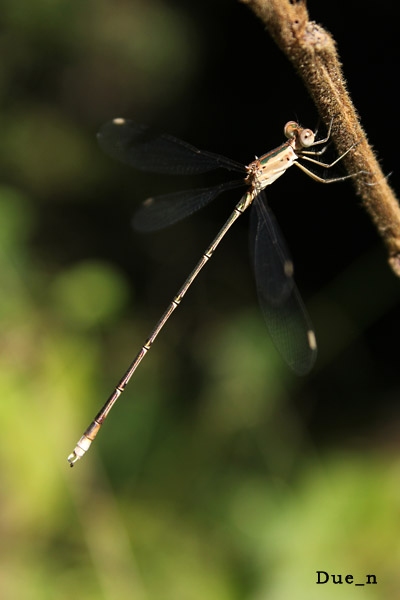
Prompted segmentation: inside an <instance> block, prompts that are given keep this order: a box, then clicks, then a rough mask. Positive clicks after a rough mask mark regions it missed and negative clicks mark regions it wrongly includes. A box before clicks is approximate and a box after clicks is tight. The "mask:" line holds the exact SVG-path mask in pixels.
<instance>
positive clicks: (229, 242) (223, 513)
mask: <svg viewBox="0 0 400 600" xmlns="http://www.w3.org/2000/svg"><path fill="white" fill-rule="evenodd" d="M2 5H3V8H2V13H3V15H2V20H3V24H2V29H1V37H0V52H1V54H2V67H1V69H0V87H1V98H2V100H1V101H2V109H1V116H0V126H1V129H0V131H1V136H0V172H1V181H2V184H1V189H0V227H1V232H0V241H1V238H2V240H3V242H2V244H1V247H2V252H1V256H2V258H1V261H2V267H1V269H0V271H1V273H2V275H1V277H2V289H3V300H2V301H1V302H0V311H1V323H2V336H1V342H0V344H1V357H2V363H1V381H0V385H1V388H2V405H3V406H2V417H3V422H4V426H3V427H4V435H3V436H2V442H1V444H2V446H1V462H2V473H3V478H4V486H2V487H3V489H4V490H5V493H4V499H3V503H4V507H3V511H2V512H3V514H4V519H3V524H2V532H0V533H1V534H2V535H1V537H2V539H3V540H7V545H8V552H7V555H6V556H5V564H6V565H8V573H12V574H13V575H12V576H10V575H8V576H7V577H5V578H4V583H1V582H0V586H1V585H4V594H5V595H4V594H3V595H4V597H9V598H13V597H15V598H22V597H24V598H30V597H32V598H36V597H38V598H43V597H47V596H46V595H45V594H48V597H51V598H64V595H65V597H71V594H72V593H75V594H76V593H77V590H78V589H79V590H80V592H79V594H80V597H82V598H91V597H92V596H93V597H96V598H103V597H104V598H116V597H120V598H125V597H126V598H128V597H129V598H133V597H134V598H149V599H150V598H153V597H154V598H166V599H167V600H168V599H169V598H171V599H172V598H173V599H174V600H176V599H179V598H182V599H183V598H184V599H185V600H186V599H190V600H191V599H193V600H197V598H204V597H206V598H209V599H212V598H214V597H215V598H218V599H225V598H226V599H229V600H231V599H235V600H236V599H246V600H247V599H257V600H258V599H259V598H267V597H268V598H273V599H274V600H275V599H280V598H282V599H283V598H289V597H293V598H296V599H301V598H303V597H304V598H307V600H310V599H312V598H320V597H321V596H320V593H321V591H320V588H321V586H316V584H315V580H316V577H315V571H316V570H318V569H326V570H328V571H329V572H333V573H338V572H344V573H354V575H355V576H356V577H358V578H359V580H362V577H363V576H364V575H365V573H367V572H372V573H376V574H377V576H378V579H379V584H380V585H379V586H375V587H374V589H372V586H367V587H366V588H365V592H366V594H369V595H368V596H366V597H367V598H379V599H381V598H388V599H389V598H390V599H392V598H394V597H395V594H396V592H395V591H394V590H397V589H398V584H399V581H398V568H397V567H398V565H397V564H396V560H395V557H396V552H397V556H398V551H399V546H398V535H397V534H396V525H398V502H396V499H398V486H397V477H398V464H399V463H398V455H397V448H398V430H399V425H398V423H399V408H398V397H399V379H398V355H397V340H398V337H399V336H398V334H399V329H400V319H399V316H400V313H399V298H400V287H399V282H398V280H397V279H396V278H395V276H394V275H393V273H392V272H391V271H390V269H389V267H388V265H387V257H386V252H385V249H384V247H383V245H382V242H381V240H380V239H379V237H378V235H377V232H376V230H375V229H374V226H373V225H372V223H371V222H370V220H369V218H368V216H367V215H366V213H365V211H364V209H363V208H362V207H361V205H360V200H359V198H357V196H356V195H355V193H354V189H353V186H352V183H351V182H345V183H341V184H337V185H332V186H321V185H318V184H317V183H316V182H314V181H312V180H311V179H308V178H307V177H305V176H304V175H303V174H302V173H301V172H300V171H298V170H297V169H296V170H295V169H292V170H290V171H289V172H288V173H287V174H286V175H285V177H283V178H281V179H280V180H279V181H277V182H276V183H275V184H274V185H273V186H272V187H271V188H270V189H268V199H269V201H270V204H271V206H272V207H273V210H274V213H275V214H276V216H277V219H278V221H279V223H280V225H281V228H282V231H283V232H284V235H285V238H286V240H287V243H288V245H289V247H290V249H291V253H292V255H293V258H294V263H295V269H296V281H297V284H298V287H299V289H300V290H301V293H302V296H303V298H304V300H305V302H306V304H307V307H308V310H309V313H310V315H311V318H312V320H313V322H314V325H315V329H316V333H317V340H318V345H319V358H318V361H317V364H316V366H315V369H314V370H313V372H312V373H311V374H310V375H309V376H307V377H306V378H297V377H295V376H294V375H292V374H291V373H290V372H289V370H288V368H287V367H286V365H285V364H284V363H283V361H282V359H281V358H280V357H279V356H278V355H277V353H276V351H275V349H274V348H273V346H272V344H271V342H270V340H269V337H268V333H267V329H266V327H265V325H264V323H263V320H262V316H261V313H260V312H259V310H258V306H257V298H256V293H255V285H254V280H253V275H252V269H251V264H250V259H249V246H248V215H245V216H244V217H243V218H241V219H240V220H239V222H237V223H236V224H235V226H234V228H233V229H232V230H231V231H230V232H229V234H228V235H227V236H226V238H225V239H224V240H223V242H222V243H221V246H220V247H219V248H218V251H217V252H216V254H215V256H214V257H213V259H212V261H210V264H209V265H208V266H207V268H206V269H205V270H204V272H202V273H201V275H200V276H199V278H198V280H197V281H196V283H195V284H194V286H193V288H192V289H191V290H190V292H189V293H188V295H187V297H186V298H185V301H184V302H183V304H182V306H181V307H180V308H179V311H177V312H176V313H175V314H174V315H173V317H172V318H171V321H170V322H169V324H168V325H167V327H166V328H165V330H164V331H163V332H162V334H160V338H159V339H158V340H157V342H156V344H155V346H154V348H153V350H152V352H151V354H150V355H149V356H148V357H147V358H146V360H145V362H144V363H143V365H141V367H140V369H139V371H138V373H137V375H135V377H134V379H133V380H132V382H131V384H130V385H129V387H128V388H127V391H126V392H125V394H124V396H123V398H122V399H121V400H120V402H119V405H118V406H117V407H116V408H115V409H114V410H113V413H112V416H110V418H109V420H108V421H107V423H106V425H105V426H104V429H103V430H102V432H101V434H100V435H99V439H98V440H96V444H95V445H94V447H93V449H91V451H90V453H89V454H88V455H87V456H86V457H85V459H84V460H83V461H82V462H81V463H78V464H77V466H76V468H75V469H74V470H73V471H70V470H68V468H67V463H66V456H67V455H68V453H69V452H70V451H72V449H73V446H74V444H75V442H76V440H77V439H78V438H79V436H80V435H81V432H82V431H83V430H84V428H85V427H86V425H87V424H88V423H89V422H90V420H91V419H92V418H93V416H94V414H95V413H96V411H97V410H98V409H99V408H100V406H101V404H102V403H103V402H104V401H105V399H106V398H107V396H108V394H109V393H110V391H111V390H112V388H113V386H114V385H115V384H116V382H117V380H118V378H119V377H120V376H121V375H122V373H123V371H124V369H126V368H127V366H128V364H129V362H130V360H131V359H132V358H133V356H134V354H135V352H137V351H138V350H139V348H140V346H141V345H142V343H143V342H144V340H145V339H146V336H147V335H148V334H149V332H150V330H151V328H152V326H153V324H154V323H155V322H156V321H157V319H158V318H159V316H160V315H161V313H162V311H163V310H164V308H165V307H166V305H167V304H168V302H169V301H170V300H171V298H172V297H173V295H174V294H175V293H176V291H177V289H178V288H179V286H180V285H181V283H182V282H183V281H184V279H185V277H186V276H187V274H188V273H189V271H190V270H191V269H192V267H193V266H194V264H195V262H196V261H197V259H198V258H199V257H200V255H201V253H202V252H203V250H204V249H205V248H206V246H207V245H208V244H209V242H210V241H211V239H212V238H213V237H214V235H215V234H216V232H217V231H218V229H219V227H220V226H221V225H222V223H223V222H224V221H225V219H226V218H227V216H228V214H229V213H230V212H231V210H232V208H233V206H234V205H235V203H236V202H237V200H238V196H237V193H235V192H231V193H230V194H226V195H224V196H221V197H220V198H219V199H218V200H217V201H215V202H214V203H213V205H212V206H210V207H208V208H207V209H204V211H201V212H199V213H197V214H196V215H195V216H193V217H191V218H189V219H187V220H185V221H183V222H182V223H179V224H177V225H175V226H173V227H171V228H168V229H166V230H164V231H161V232H158V233H153V234H148V235H143V234H137V233H136V232H134V231H133V229H132V226H131V219H132V215H133V213H134V211H135V208H136V207H138V206H139V205H140V202H141V201H142V200H143V199H144V198H146V197H147V196H148V195H150V194H151V195H156V194H163V193H166V192H168V191H174V190H176V189H184V188H185V187H188V186H191V185H193V186H194V187H195V186H197V185H200V186H201V185H208V183H209V181H213V180H214V179H213V176H211V177H209V176H200V177H197V178H193V179H181V178H178V177H166V176H162V175H160V176H158V175H149V174H143V173H137V172H135V171H134V170H133V169H130V168H128V167H126V166H124V165H122V164H117V163H114V162H113V161H112V160H111V159H109V158H108V157H107V156H104V155H103V154H102V152H101V151H100V149H99V148H98V146H97V144H96V132H97V131H98V129H99V128H100V126H101V125H102V124H103V123H104V122H105V121H107V120H109V119H111V118H114V117H117V116H124V117H127V118H131V119H133V120H135V121H138V122H145V123H149V124H151V125H155V126H157V127H158V128H159V129H161V130H163V131H167V132H169V133H172V134H173V135H176V136H177V137H180V138H182V139H184V140H187V141H188V142H190V143H192V144H194V145H195V146H197V147H199V148H204V149H207V150H211V151H213V152H218V153H221V154H224V155H226V156H229V157H231V158H233V159H235V160H238V161H240V162H243V163H245V164H248V163H249V162H251V161H252V160H253V158H254V156H255V155H258V156H259V155H261V154H263V153H264V152H266V151H268V150H270V149H271V148H273V147H275V146H277V145H279V144H280V143H281V142H282V141H283V126H284V124H285V123H286V122H287V121H288V120H292V119H298V120H299V121H300V122H301V123H302V124H303V125H304V126H308V127H311V128H314V127H315V126H316V125H317V124H318V114H317V113H316V110H315V108H314V107H313V104H312V102H311V100H310V98H309V97H308V95H307V92H306V90H305V88H304V86H303V84H302V82H301V81H300V79H299V78H298V77H297V75H296V73H295V72H294V71H293V68H292V66H291V64H289V63H288V61H287V60H286V59H285V57H284V56H283V55H282V54H281V52H280V51H279V49H278V48H277V47H276V46H275V45H274V43H273V41H272V40H271V39H270V38H269V36H268V34H267V33H266V32H265V31H264V27H263V25H262V23H261V22H259V21H258V20H257V18H256V17H255V16H254V15H253V14H252V13H251V12H250V10H249V9H248V8H247V7H246V6H244V5H242V4H240V3H238V2H234V1H232V0H231V1H228V0H214V1H203V2H190V3H188V2H183V1H181V2H179V1H172V0H171V1H166V0H164V1H161V0H160V1H159V2H153V1H151V2H147V1H146V2H145V1H143V0H137V1H122V0H119V1H116V2H101V3H100V2H96V3H95V2H81V3H67V2H63V1H61V0H58V1H57V2H54V3H48V2H45V1H44V0H42V1H40V2H36V3H35V4H34V5H32V3H30V2H18V3H15V2H11V0H9V1H8V2H3V3H2ZM308 7H309V11H310V16H311V18H312V19H313V20H315V21H317V22H318V23H320V24H321V25H323V26H324V27H326V28H327V29H328V30H329V31H330V32H331V33H332V34H333V35H334V37H335V39H336V41H337V44H338V49H339V53H340V56H341V60H342V62H343V66H344V73H345V76H346V78H347V81H348V88H349V91H350V93H351V96H352V98H353V101H354V104H355V106H356V109H357V111H358V113H359V115H360V118H361V123H362V125H363V127H364V128H365V130H366V132H367V135H368V138H369V140H370V142H371V143H372V145H373V146H374V148H375V150H376V152H377V154H378V157H379V159H380V161H381V164H382V167H383V171H384V172H385V173H387V174H389V173H391V175H390V182H391V184H392V186H393V188H394V189H395V190H396V189H397V184H398V177H399V175H398V158H399V156H398V150H397V139H398V134H397V126H396V124H395V123H396V117H397V109H398V98H397V88H396V74H397V72H398V64H399V58H400V57H399V47H398V43H397V35H398V32H397V29H398V28H397V10H396V8H395V6H394V5H393V3H390V2H382V3H380V5H379V12H377V11H376V9H375V12H374V13H372V10H369V9H368V10H367V9H362V8H360V6H359V3H349V2H346V3H344V2H335V3H332V2H330V3H323V4H321V3H318V2H309V3H308ZM338 174H340V170H339V171H338ZM22 547H23V548H25V551H24V553H23V555H21V548H22ZM328 588H329V589H328ZM32 589H35V590H36V592H35V593H36V595H34V592H32ZM333 589H335V588H333ZM346 592H348V593H349V594H350V595H348V596H346V597H348V598H352V597H353V596H352V595H351V594H352V592H353V589H352V588H351V587H350V586H349V588H346ZM323 593H324V594H325V596H324V597H326V598H330V597H331V596H330V595H329V594H332V593H333V592H332V586H330V587H329V586H328V587H327V586H324V587H323ZM332 597H333V596H332Z"/></svg>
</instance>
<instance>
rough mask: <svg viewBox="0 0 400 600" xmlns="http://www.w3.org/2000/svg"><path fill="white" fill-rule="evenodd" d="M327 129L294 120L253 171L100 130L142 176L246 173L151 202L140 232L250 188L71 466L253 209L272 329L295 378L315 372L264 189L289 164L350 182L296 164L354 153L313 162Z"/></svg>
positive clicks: (122, 126)
mask: <svg viewBox="0 0 400 600" xmlns="http://www.w3.org/2000/svg"><path fill="white" fill-rule="evenodd" d="M331 125H332V123H331ZM330 130H331V127H330V128H329V131H328V135H327V136H326V137H325V138H324V139H321V140H319V141H316V140H315V137H316V134H315V133H314V132H313V131H312V130H311V129H305V128H303V127H301V126H300V125H299V124H298V123H296V122H295V121H289V122H288V123H286V125H285V128H284V133H285V136H286V138H287V140H286V141H285V142H284V143H283V144H282V145H281V146H278V147H277V148H275V149H274V150H271V151H270V152H268V153H267V154H264V155H263V156H261V158H256V159H255V160H254V161H253V162H251V163H250V164H249V165H248V166H244V165H242V164H240V163H238V162H235V161H233V160H230V159H229V158H225V157H224V156H220V155H218V154H214V153H212V152H205V151H202V150H198V149H197V148H194V147H193V146H191V145H190V144H187V143H186V142H183V141H182V140H178V139H177V138H175V137H172V136H170V135H167V134H160V133H157V132H155V131H154V130H152V129H151V128H149V127H146V126H144V125H137V124H135V123H133V122H132V121H127V120H125V119H115V120H113V121H111V122H109V123H107V124H106V125H104V126H103V127H102V129H101V130H100V132H99V134H98V141H99V144H100V146H101V148H102V149H103V150H104V151H105V152H106V153H107V154H109V155H110V156H111V157H112V158H115V159H118V160H120V161H122V162H124V163H127V164H129V165H131V166H133V167H135V168H137V169H140V170H142V171H150V172H157V173H170V174H178V175H179V174H180V175H192V174H198V173H205V172H207V171H212V170H215V169H225V170H228V171H233V172H238V173H241V174H242V178H241V179H240V180H236V181H228V182H226V183H222V184H220V185H217V186H213V187H209V188H201V189H197V190H189V191H182V192H178V193H173V194H168V195H165V196H161V197H159V198H154V199H153V198H151V199H149V200H147V201H146V202H145V203H144V205H143V207H142V208H141V209H139V211H138V212H137V214H136V217H135V219H134V224H135V226H136V228H137V229H141V230H142V231H151V230H156V229H160V228H162V227H166V226H167V225H171V224H172V223H176V222H177V221H179V220H180V219H183V218H184V217H187V216H189V215H190V214H192V213H194V212H195V211H196V210H199V209H200V208H203V207H204V206H206V205H207V204H208V203H209V202H211V201H212V200H214V198H216V197H217V196H218V195H219V194H221V193H222V192H224V191H226V190H228V189H232V188H235V187H239V186H246V187H247V190H246V192H245V193H244V195H243V196H242V198H241V199H240V200H239V202H238V203H237V205H236V207H235V209H234V211H233V212H232V214H231V215H230V217H229V218H228V220H227V221H226V223H225V225H224V226H223V227H222V229H221V230H220V231H219V233H218V234H217V236H216V238H215V239H214V240H213V241H212V242H211V244H210V246H209V247H208V248H207V249H206V251H205V252H204V254H203V255H202V257H201V258H200V260H199V262H198V263H197V265H196V266H195V268H194V269H193V271H192V272H191V273H190V275H189V277H188V278H187V279H186V281H185V283H184V284H183V286H182V287H181V288H180V290H179V291H178V293H177V294H176V296H175V297H174V298H173V300H172V302H171V303H170V304H169V306H168V308H167V309H166V311H165V312H164V314H163V315H162V317H161V319H160V320H159V321H158V323H157V324H156V326H155V327H154V329H153V330H152V332H151V333H150V335H149V337H148V339H147V340H146V341H145V343H144V344H143V346H142V347H141V349H140V350H139V352H138V354H137V356H136V357H135V359H134V360H133V362H132V363H131V365H130V366H129V368H128V370H127V372H126V373H125V375H124V376H123V377H122V379H121V380H120V382H119V383H118V385H117V386H116V388H115V389H114V391H113V393H112V394H111V396H110V397H109V399H108V400H107V402H106V403H105V405H104V406H103V408H102V409H101V410H100V412H99V413H98V414H97V416H96V417H95V419H94V420H93V421H92V423H91V424H90V425H89V427H88V428H87V429H86V431H85V433H84V434H83V436H82V437H81V439H80V440H79V441H78V443H77V445H76V447H75V449H74V451H73V452H72V454H70V455H69V457H68V461H69V463H70V465H71V467H72V466H73V465H74V463H75V462H76V461H77V460H79V459H80V458H82V456H83V455H84V454H85V452H86V451H87V450H88V448H89V446H90V444H91V443H92V441H93V440H94V438H95V437H96V435H97V433H98V431H99V429H100V427H101V425H102V424H103V422H104V420H105V419H106V417H107V415H108V413H109V412H110V410H111V408H112V407H113V406H114V404H115V402H116V401H117V400H118V398H119V396H120V395H121V394H122V392H123V391H124V389H125V387H126V385H127V384H128V382H129V380H130V379H131V377H132V375H133V373H134V372H135V371H136V369H137V367H138V366H139V364H140V362H141V361H142V359H143V358H144V356H145V355H146V354H147V352H148V351H149V350H150V348H151V346H152V344H153V342H154V340H155V339H156V337H157V335H158V334H159V333H160V331H161V329H162V328H163V327H164V325H165V323H166V322H167V320H168V319H169V317H170V316H171V314H172V313H173V312H174V310H175V309H176V308H177V307H178V306H179V304H180V302H181V300H182V298H183V297H184V295H185V294H186V292H187V290H188V289H189V287H190V286H191V284H192V283H193V281H194V280H195V278H196V277H197V275H198V274H199V272H200V271H201V269H202V268H203V267H204V265H205V264H206V263H207V262H208V261H209V259H210V258H211V256H212V255H213V253H214V251H215V249H216V247H217V246H218V244H219V243H220V241H221V240H222V238H223V237H224V235H225V234H226V233H227V231H228V230H229V229H230V228H231V227H232V225H233V223H234V222H235V221H236V220H237V219H238V218H239V217H240V216H241V215H242V214H243V213H244V211H245V210H246V209H247V208H248V207H249V206H251V205H252V206H253V208H252V214H251V225H250V231H251V236H252V244H253V258H254V269H255V279H256V286H257V293H258V298H259V302H260V306H261V309H262V312H263V314H264V317H265V320H266V324H267V327H268V330H269V332H270V335H271V338H272V340H273V342H274V344H275V346H276V347H277V349H278V351H279V352H280V354H281V355H282V357H283V358H284V360H285V361H286V362H287V364H288V365H289V367H290V368H291V369H292V370H293V371H294V372H295V373H297V374H299V375H304V374H306V373H308V372H309V371H310V369H311V368H312V366H313V364H314V362H315V359H316V355H317V345H316V340H315V334H314V330H313V328H312V325H311V321H310V318H309V316H308V314H307V311H306V309H305V307H304V304H303V302H302V300H301V297H300V294H299V292H298V290H297V287H296V285H295V283H294V279H293V265H292V261H291V259H290V257H289V252H288V250H287V248H286V245H285V243H284V241H283V237H282V235H281V233H280V231H279V228H278V225H277V223H276V221H275V218H274V216H273V214H272V212H271V210H270V208H269V207H268V205H267V203H266V199H265V194H264V189H265V188H266V187H267V186H268V185H270V184H271V183H273V182H274V181H275V180H276V179H278V177H280V176H281V175H283V174H284V173H285V171H286V170H287V169H288V168H289V167H291V166H292V165H296V166H297V167H299V169H301V170H302V171H304V173H306V174H307V175H309V176H310V177H312V178H313V179H315V180H316V181H319V182H320V183H333V182H335V181H343V180H344V179H347V178H348V177H352V175H346V176H344V177H334V178H331V179H324V178H323V177H320V176H319V175H317V174H315V173H313V172H312V171H310V170H309V169H308V168H307V167H306V166H305V165H304V164H302V163H300V162H298V161H299V159H302V160H304V161H308V162H309V163H313V164H315V165H318V167H323V168H326V169H329V168H331V167H333V166H334V165H335V164H336V163H337V162H338V161H339V160H341V159H342V158H343V157H344V156H345V155H346V154H347V153H348V152H350V150H351V149H352V148H353V146H351V147H350V148H349V149H348V150H347V151H346V152H345V153H344V154H342V155H341V156H339V158H337V159H336V160H335V161H334V162H332V163H330V164H326V163H323V162H320V161H319V160H318V158H316V157H318V156H320V155H321V154H323V152H324V151H325V149H326V147H327V146H326V143H327V142H328V140H329V137H330ZM316 146H320V147H321V149H320V150H315V147H316Z"/></svg>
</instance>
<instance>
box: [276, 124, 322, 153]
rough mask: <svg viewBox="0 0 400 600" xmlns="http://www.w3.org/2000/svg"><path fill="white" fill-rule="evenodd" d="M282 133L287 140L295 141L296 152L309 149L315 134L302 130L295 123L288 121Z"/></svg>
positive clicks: (302, 128) (308, 130)
mask: <svg viewBox="0 0 400 600" xmlns="http://www.w3.org/2000/svg"><path fill="white" fill-rule="evenodd" d="M283 131H284V134H285V136H286V137H287V138H288V140H292V139H293V138H294V139H295V148H296V150H297V151H299V150H301V149H302V148H309V147H310V146H312V145H313V144H314V142H315V133H314V132H313V131H312V130H311V129H304V127H301V125H299V124H298V123H296V121H288V122H287V123H286V125H285V127H284V130H283Z"/></svg>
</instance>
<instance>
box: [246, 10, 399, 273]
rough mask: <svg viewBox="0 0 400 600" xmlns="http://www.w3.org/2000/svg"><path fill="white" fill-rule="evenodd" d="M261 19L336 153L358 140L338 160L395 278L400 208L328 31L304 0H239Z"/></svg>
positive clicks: (397, 262)
mask: <svg viewBox="0 0 400 600" xmlns="http://www.w3.org/2000/svg"><path fill="white" fill-rule="evenodd" d="M240 1H241V2H243V3H244V4H248V5H249V7H250V8H251V9H252V10H253V11H254V13H255V14H256V15H257V16H258V17H259V18H260V19H261V20H262V21H263V23H264V24H265V25H266V28H267V29H268V31H269V33H270V34H271V36H272V38H273V39H274V40H275V42H276V43H277V45H278V46H279V47H280V48H281V50H282V51H283V52H284V53H285V54H286V56H287V57H288V58H289V60H290V61H291V62H292V63H293V65H294V67H295V68H296V70H297V72H298V73H299V75H300V76H301V77H302V79H303V81H304V83H305V86H306V88H307V89H308V91H309V93H310V95H311V97H312V99H313V101H314V103H315V105H316V107H317V109H318V112H319V113H320V115H321V118H322V120H323V121H324V122H325V124H326V125H329V123H330V122H331V120H332V119H333V125H332V139H333V140H334V142H335V145H336V147H337V150H338V152H339V154H342V153H343V152H345V151H346V150H347V149H348V148H349V147H350V146H351V145H352V144H354V143H355V142H357V145H356V147H355V148H354V150H352V151H351V152H349V154H348V155H347V156H346V157H345V158H344V160H343V162H344V163H345V165H346V168H347V170H348V172H349V173H357V172H359V171H363V172H364V173H365V174H361V175H360V176H359V177H355V178H354V184H355V187H356V191H357V194H358V195H359V196H360V197H361V199H362V202H363V205H364V206H365V208H366V210H367V211H368V213H369V215H370V216H371V218H372V220H373V222H374V223H375V225H376V227H377V229H378V232H379V234H380V235H381V237H382V238H383V240H384V242H385V244H386V247H387V249H388V253H389V263H390V266H391V267H392V269H393V271H394V272H395V274H396V275H397V276H398V277H400V207H399V203H398V200H397V198H396V196H395V195H394V192H393V191H392V190H391V188H390V186H389V185H388V183H387V180H386V178H385V175H384V174H383V173H382V171H381V168H380V166H379V163H378V161H377V158H376V156H375V154H374V152H373V150H372V148H371V146H370V145H369V143H368V140H367V137H366V134H365V132H364V130H363V129H362V127H361V125H360V122H359V119H358V116H357V112H356V110H355V108H354V106H353V103H352V101H351V99H350V96H349V93H348V91H347V89H346V82H345V79H344V76H343V72H342V67H341V63H340V60H339V57H338V54H337V51H336V45H335V41H334V39H333V38H332V36H331V35H330V34H329V33H328V32H327V31H326V30H325V29H323V28H322V27H321V26H320V25H317V24H316V23H315V22H313V21H310V20H309V17H308V12H307V8H306V0H240Z"/></svg>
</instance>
